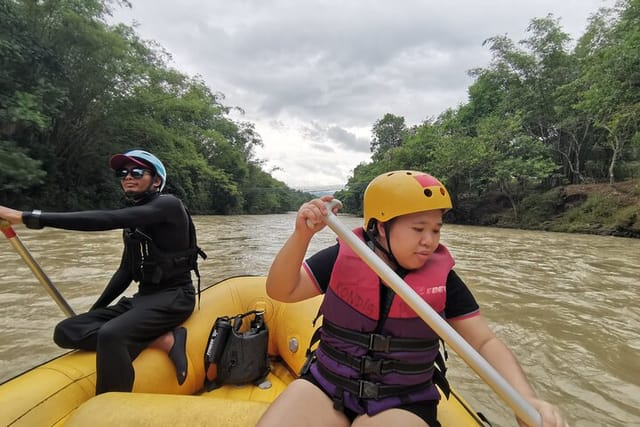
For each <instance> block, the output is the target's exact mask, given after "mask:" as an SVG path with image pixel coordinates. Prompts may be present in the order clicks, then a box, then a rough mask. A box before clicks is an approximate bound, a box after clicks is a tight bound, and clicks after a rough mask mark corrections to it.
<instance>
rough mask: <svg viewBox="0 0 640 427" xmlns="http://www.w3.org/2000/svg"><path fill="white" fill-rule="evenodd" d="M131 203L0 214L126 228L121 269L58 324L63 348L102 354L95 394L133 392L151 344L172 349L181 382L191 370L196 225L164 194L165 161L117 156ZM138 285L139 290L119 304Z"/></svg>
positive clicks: (30, 221)
mask: <svg viewBox="0 0 640 427" xmlns="http://www.w3.org/2000/svg"><path fill="white" fill-rule="evenodd" d="M109 165H110V166H111V168H112V169H113V170H114V171H115V175H116V177H117V178H118V179H119V180H120V184H121V186H122V189H123V191H124V193H125V195H126V196H127V198H128V199H129V200H130V202H131V203H130V206H128V207H125V208H122V209H114V210H88V211H78V212H43V211H40V210H33V211H28V212H22V211H18V210H15V209H10V208H7V207H4V206H0V218H3V219H5V220H7V221H9V222H10V223H11V224H24V225H26V226H27V227H28V228H34V229H40V228H43V227H54V228H60V229H66V230H78V231H103V230H113V229H123V239H124V250H123V254H122V259H121V263H120V266H119V267H118V269H117V270H116V272H115V273H114V274H113V276H112V277H111V280H110V281H109V282H108V284H107V286H106V287H105V289H104V291H103V292H102V294H101V295H100V297H99V298H98V299H97V301H96V302H95V303H94V304H93V306H92V307H91V309H90V310H89V311H88V312H86V313H82V314H79V315H76V316H73V317H70V318H67V319H65V320H63V321H61V322H60V323H58V324H57V325H56V327H55V330H54V335H53V339H54V341H55V342H56V344H58V345H59V346H60V347H63V348H68V349H82V350H90V351H96V374H97V381H96V394H100V393H105V392H109V391H131V390H132V389H133V383H134V376H135V372H134V369H133V364H132V362H133V360H134V359H135V358H136V357H137V356H138V354H139V353H140V352H141V351H142V350H144V349H145V348H147V347H155V348H159V349H162V350H164V351H166V352H167V354H168V355H169V357H170V358H171V360H172V361H173V363H174V364H175V366H176V375H177V379H178V383H179V384H182V383H183V382H184V381H185V378H186V375H187V369H188V366H187V359H186V354H185V346H186V329H185V328H183V327H181V326H180V324H181V323H182V322H184V321H185V320H186V319H187V318H188V317H189V316H190V315H191V313H192V312H193V309H194V307H195V289H194V286H193V282H192V279H191V271H192V270H195V271H196V273H197V257H198V254H200V255H203V253H202V252H201V251H200V249H199V248H198V247H197V245H196V236H195V227H194V226H193V221H192V220H191V216H190V215H189V213H188V211H187V210H186V208H185V207H184V205H183V204H182V202H181V201H180V199H178V198H177V197H175V196H173V195H168V194H161V192H162V190H163V189H164V187H165V185H166V183H167V171H166V169H165V167H164V165H163V163H162V162H161V161H160V160H159V159H158V158H157V157H156V156H154V155H153V154H151V153H149V152H147V151H144V150H131V151H128V152H126V153H123V154H116V155H114V156H113V157H111V159H110V161H109ZM132 282H138V291H137V293H135V294H134V295H133V296H131V297H126V296H123V297H121V298H120V299H119V300H118V301H117V302H116V303H115V304H112V303H113V302H114V301H115V300H116V298H117V297H118V296H120V295H121V294H122V293H123V292H124V291H125V290H126V289H127V288H128V287H129V285H130V284H131V283H132Z"/></svg>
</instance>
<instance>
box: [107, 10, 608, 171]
mask: <svg viewBox="0 0 640 427" xmlns="http://www.w3.org/2000/svg"><path fill="white" fill-rule="evenodd" d="M612 3H613V0H609V1H602V0H563V1H562V2H558V1H556V0H538V1H535V2H531V1H525V0H483V1H477V0H466V1H463V0H457V1H449V2H436V1H429V0H404V1H402V2H390V1H388V0H366V1H365V0H361V1H358V0H353V1H348V2H344V1H337V0H323V1H316V0H307V1H296V0H269V1H258V0H255V1H251V0H238V1H224V2H223V1H219V0H182V1H180V2H174V1H172V2H169V1H158V0H137V1H135V2H133V9H132V10H122V11H116V13H115V15H114V20H116V21H123V22H125V23H130V22H131V21H132V19H135V20H136V21H138V22H139V24H140V25H139V27H138V32H139V34H141V36H142V37H143V38H147V39H154V40H156V41H158V42H159V43H160V45H162V46H164V47H165V48H166V50H167V51H169V52H170V53H171V54H172V55H173V58H174V61H175V66H176V68H178V69H180V70H182V71H184V72H187V73H190V74H198V75H201V76H202V77H203V79H204V80H205V81H206V82H207V84H208V85H209V86H210V87H211V89H212V90H214V91H220V92H222V93H224V94H225V95H226V103H227V104H229V105H235V106H239V107H241V108H242V109H244V110H245V111H246V117H245V119H246V120H249V121H261V122H262V123H270V124H271V126H272V129H273V130H274V131H275V130H277V131H279V132H292V131H293V130H295V129H297V131H298V132H299V133H300V134H301V135H302V136H303V137H304V138H306V139H307V140H306V141H297V142H295V143H296V144H304V145H305V146H307V147H309V149H310V150H312V151H311V153H305V155H306V156H307V157H312V153H313V152H314V151H313V150H321V151H317V153H320V152H328V151H327V150H334V151H335V152H336V153H339V152H340V151H341V150H346V151H351V152H354V153H361V154H362V153H368V149H369V141H368V138H365V137H363V136H362V135H358V136H357V135H356V134H355V133H353V132H352V131H350V130H349V129H356V128H357V129H366V130H370V129H371V126H372V125H373V123H374V122H375V121H376V120H378V119H380V118H381V117H383V116H384V114H386V113H389V112H390V113H393V114H396V115H401V116H404V117H405V118H406V120H407V123H408V124H409V125H413V124H418V123H420V122H422V121H423V120H424V119H425V118H427V117H432V116H437V115H438V114H440V113H442V112H443V111H445V110H446V109H448V108H455V107H456V106H458V105H459V104H460V103H463V102H465V100H466V96H467V88H468V86H469V85H470V84H471V83H472V80H471V78H470V77H469V76H468V75H467V71H468V70H469V69H472V68H476V67H483V66H486V65H487V64H488V62H489V59H490V55H489V52H488V49H487V48H486V47H483V46H482V42H483V41H484V40H486V39H487V38H489V37H492V36H495V35H502V34H507V35H508V36H509V37H511V38H512V39H513V40H515V41H517V40H520V39H522V38H524V37H525V30H526V27H527V25H528V24H529V22H530V21H531V19H532V18H535V17H543V16H546V15H547V14H548V13H553V14H554V16H556V17H559V18H560V23H561V25H562V26H563V28H564V29H565V31H567V32H569V33H570V34H572V35H573V36H574V37H578V36H579V35H581V34H582V32H583V31H584V29H585V27H586V19H587V17H588V16H589V15H590V14H591V13H594V12H595V11H596V10H597V8H598V7H600V6H603V5H610V4H612ZM270 144H276V142H271V141H269V140H268V139H267V138H265V145H267V146H270ZM273 147H275V145H273ZM322 150H323V151H322ZM273 151H277V150H276V149H275V148H274V149H273ZM269 153H270V151H266V152H265V155H267V156H268V155H269ZM319 157H320V156H319V155H318V156H316V157H314V158H312V159H307V158H303V159H299V160H298V161H300V162H307V163H309V170H310V167H311V163H313V162H316V163H314V166H316V164H317V162H319V161H320V160H318V158H319ZM354 166H355V165H352V167H354ZM320 169H321V168H320ZM346 173H347V172H344V171H343V175H344V174H346Z"/></svg>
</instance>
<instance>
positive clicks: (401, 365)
mask: <svg viewBox="0 0 640 427" xmlns="http://www.w3.org/2000/svg"><path fill="white" fill-rule="evenodd" d="M320 350H322V352H323V353H324V354H326V355H327V356H329V357H330V358H331V359H333V360H335V361H336V362H339V363H341V364H343V365H347V366H349V367H351V368H352V369H355V370H356V371H358V372H359V373H360V374H362V375H370V374H376V375H385V374H388V373H390V372H397V373H400V374H425V373H428V372H430V371H433V369H434V365H433V362H431V363H409V362H404V361H401V360H393V359H374V358H372V357H371V356H369V355H367V356H362V357H356V356H352V355H350V354H348V353H345V352H344V351H340V350H337V349H336V348H334V347H333V346H331V345H329V344H327V343H326V342H324V341H321V342H320Z"/></svg>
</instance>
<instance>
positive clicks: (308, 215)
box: [296, 195, 338, 235]
mask: <svg viewBox="0 0 640 427" xmlns="http://www.w3.org/2000/svg"><path fill="white" fill-rule="evenodd" d="M332 200H333V196H331V195H327V196H322V197H320V198H319V199H313V200H311V201H309V202H307V203H305V204H303V205H302V206H300V209H299V210H298V217H297V218H296V231H299V232H302V233H304V234H311V235H313V234H315V233H317V232H318V231H320V230H322V229H323V228H324V227H325V225H326V224H325V223H324V221H323V218H324V217H325V216H326V215H327V213H328V211H327V206H326V203H327V202H330V201H332ZM337 212H338V207H337V206H336V207H335V208H333V213H334V214H335V213H337Z"/></svg>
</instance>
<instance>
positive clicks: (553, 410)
mask: <svg viewBox="0 0 640 427" xmlns="http://www.w3.org/2000/svg"><path fill="white" fill-rule="evenodd" d="M527 401H528V402H529V403H530V404H531V406H533V407H534V409H535V410H536V411H538V413H539V414H540V417H541V418H542V427H568V426H569V424H567V422H566V421H565V419H564V417H563V416H562V413H561V412H560V409H559V408H558V407H557V406H555V405H552V404H551V403H549V402H546V401H544V400H540V399H538V398H531V397H530V398H528V399H527ZM518 425H519V426H520V427H529V426H528V425H527V424H525V423H524V422H522V421H521V420H520V419H518Z"/></svg>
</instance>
